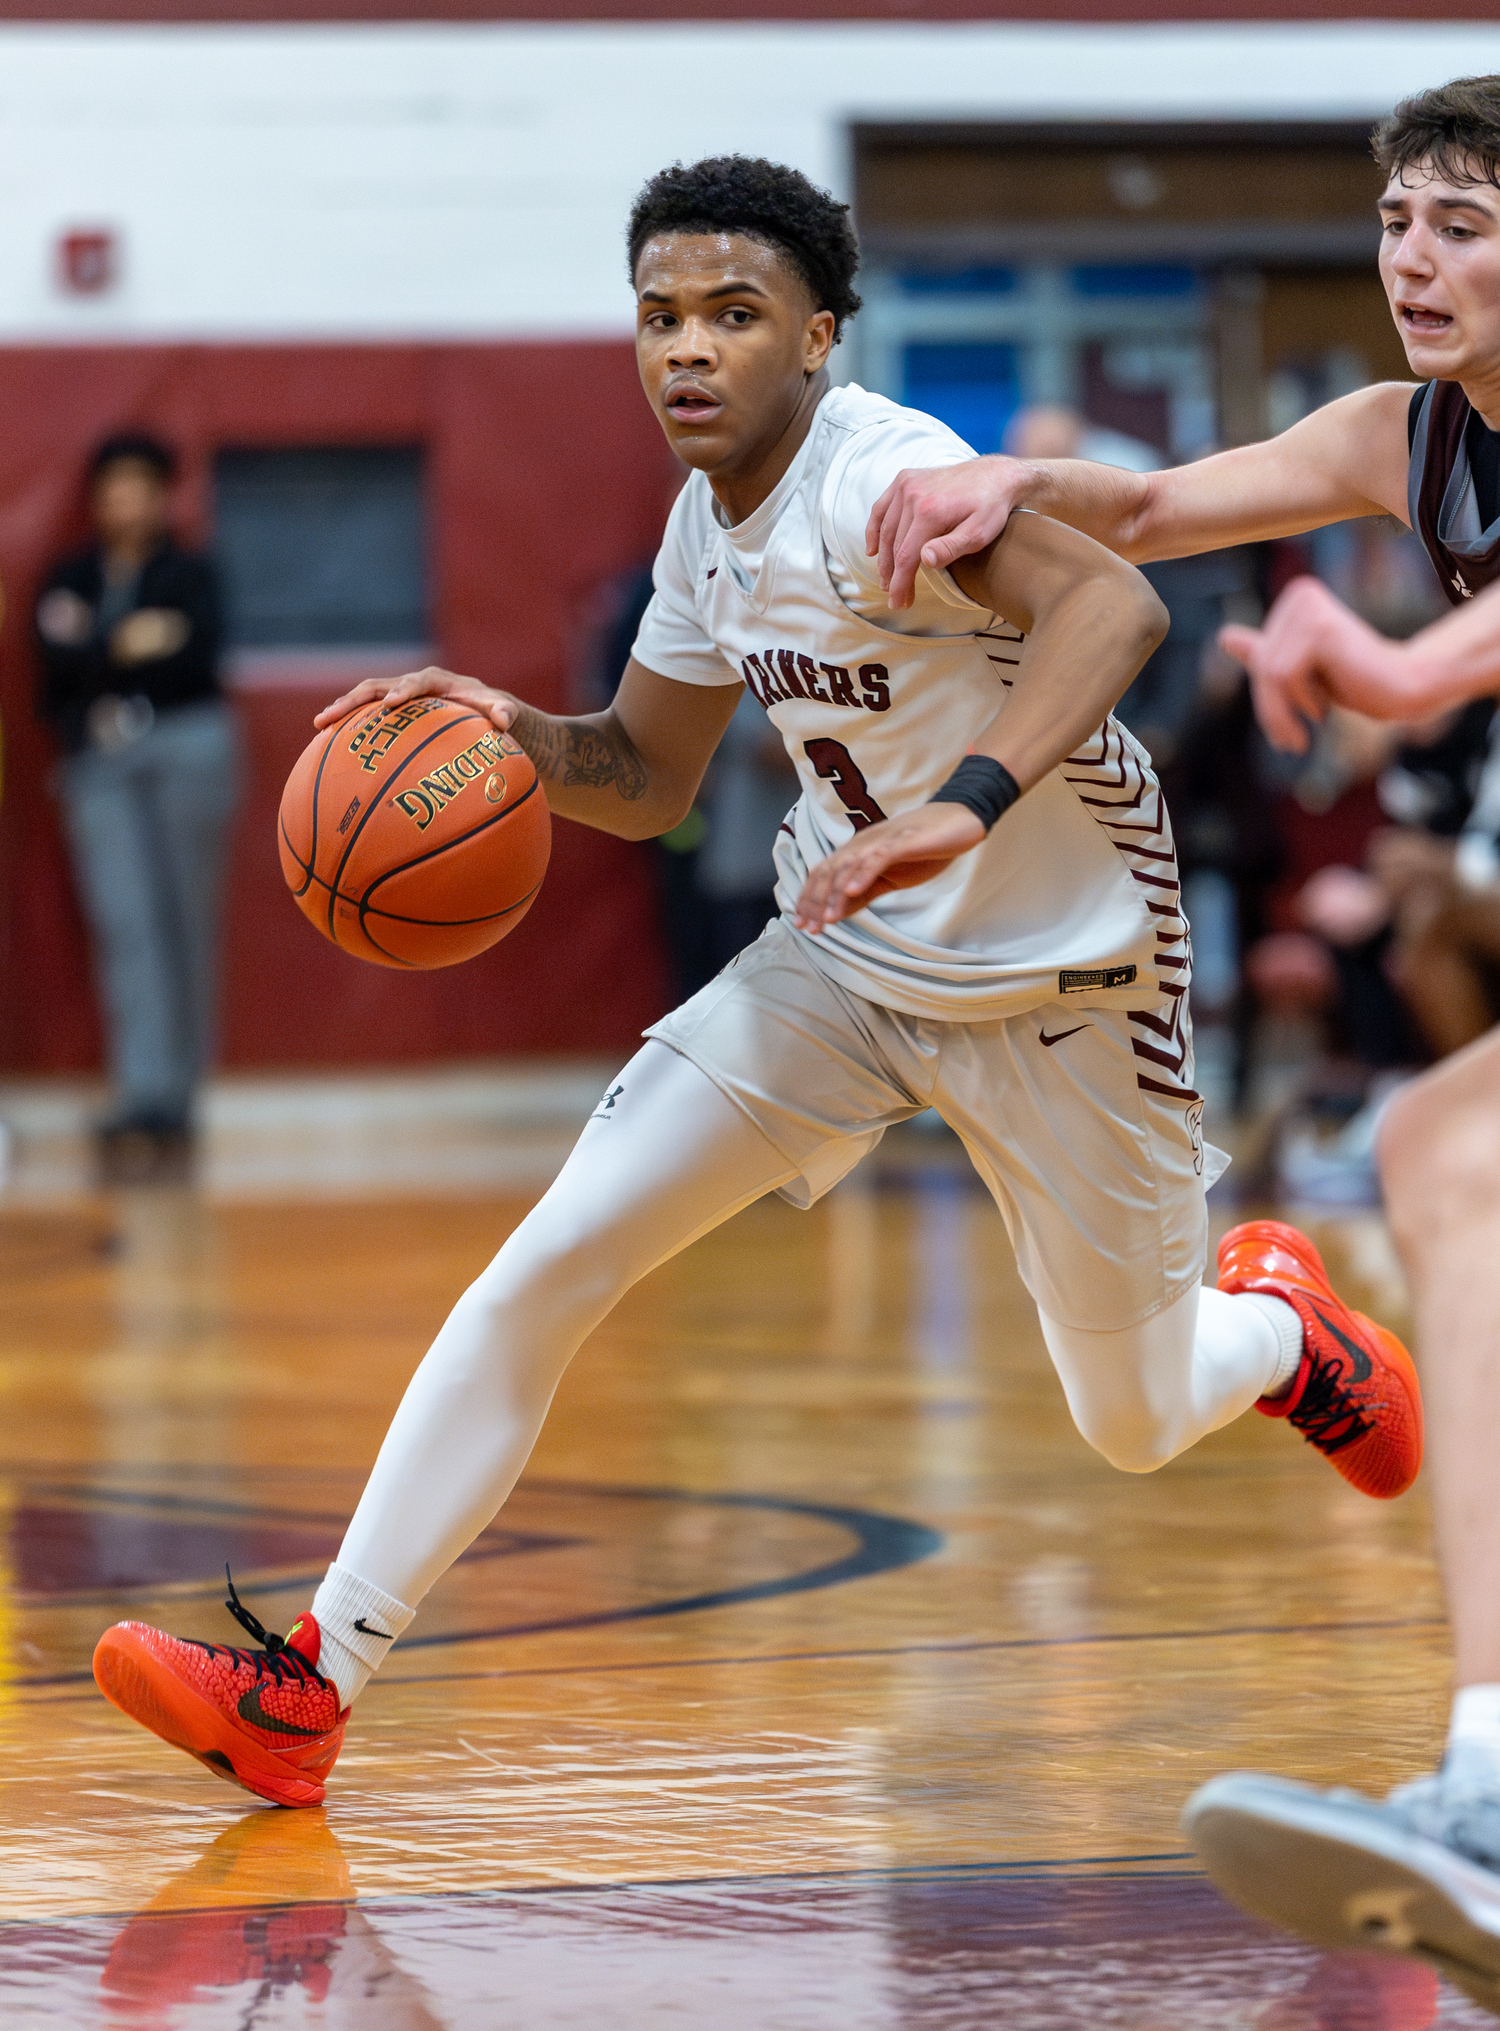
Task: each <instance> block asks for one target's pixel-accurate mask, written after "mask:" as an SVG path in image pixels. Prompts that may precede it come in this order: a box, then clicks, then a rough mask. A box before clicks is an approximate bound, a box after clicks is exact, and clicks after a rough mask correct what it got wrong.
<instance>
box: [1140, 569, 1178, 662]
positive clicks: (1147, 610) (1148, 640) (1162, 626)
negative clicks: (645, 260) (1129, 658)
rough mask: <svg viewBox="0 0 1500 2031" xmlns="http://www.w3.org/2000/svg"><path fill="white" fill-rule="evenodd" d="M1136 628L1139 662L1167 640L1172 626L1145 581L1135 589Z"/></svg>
mask: <svg viewBox="0 0 1500 2031" xmlns="http://www.w3.org/2000/svg"><path fill="white" fill-rule="evenodd" d="M1135 609H1136V628H1137V631H1138V633H1139V638H1140V646H1141V661H1142V662H1143V663H1144V662H1145V660H1146V658H1147V657H1148V656H1151V655H1154V654H1155V653H1156V651H1157V650H1158V649H1159V648H1160V647H1161V645H1162V643H1163V642H1164V641H1165V640H1166V639H1167V630H1168V629H1169V628H1170V627H1171V625H1172V616H1171V615H1170V614H1169V613H1168V612H1167V609H1166V607H1165V606H1164V605H1163V603H1162V601H1161V600H1160V599H1159V598H1158V596H1157V594H1156V593H1155V591H1154V590H1153V589H1152V587H1151V586H1149V585H1148V584H1147V583H1146V581H1145V579H1144V578H1143V579H1141V580H1140V581H1139V582H1138V584H1137V585H1136V587H1135Z"/></svg>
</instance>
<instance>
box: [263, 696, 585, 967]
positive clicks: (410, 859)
mask: <svg viewBox="0 0 1500 2031" xmlns="http://www.w3.org/2000/svg"><path fill="white" fill-rule="evenodd" d="M277 832H278V839H279V843H280V846H281V871H282V873H283V874H284V875H285V876H286V882H287V887H288V888H289V889H290V890H291V892H292V894H293V895H294V896H295V897H296V898H297V905H298V908H299V909H300V910H301V911H302V914H303V915H304V916H305V917H306V918H307V919H308V921H309V922H310V923H313V924H316V925H317V927H318V929H319V930H320V931H321V932H322V933H323V935H324V936H325V937H326V938H331V939H332V940H333V942H334V944H335V945H338V946H340V947H342V949H343V950H344V951H345V952H352V953H353V954H354V955H355V957H356V958H358V959H371V960H373V961H374V962H375V964H376V965H377V966H417V967H425V966H454V965H456V964H457V963H458V961H459V960H460V959H472V958H473V957H474V954H475V953H476V952H483V951H484V949H485V947H486V946H488V945H493V944H495V943H497V942H498V940H500V939H501V938H503V937H504V936H505V934H506V932H507V931H513V930H514V929H515V927H516V926H517V924H519V923H520V921H521V919H522V918H523V917H524V916H525V914H526V912H527V911H528V910H529V909H530V908H531V905H532V903H533V902H534V901H535V899H536V892H537V890H538V889H539V888H540V887H541V885H542V876H543V875H544V874H545V873H546V872H547V855H548V853H549V852H550V851H551V846H552V823H551V818H550V816H549V814H548V811H547V800H546V798H545V797H544V796H543V795H542V791H541V786H540V785H539V784H538V782H537V779H536V770H535V769H534V768H533V767H532V766H531V762H530V759H529V758H528V756H527V755H526V753H525V752H524V750H523V749H521V748H520V747H518V746H517V745H516V743H515V742H514V741H513V740H512V739H511V737H510V735H509V734H505V733H500V732H499V731H498V730H497V729H496V727H495V725H494V722H493V721H492V720H490V719H489V718H487V717H486V716H485V714H483V713H481V712H476V711H475V710H474V709H473V707H472V706H468V705H459V704H456V703H455V702H454V700H453V699H451V698H411V699H408V700H407V701H406V703H405V704H404V705H396V706H391V707H387V706H384V705H377V706H375V707H373V708H371V707H366V708H365V709H364V710H363V711H359V712H351V713H350V714H349V716H348V717H347V718H346V719H341V720H339V721H338V723H337V724H336V725H334V726H329V727H325V728H324V729H323V731H322V732H321V733H320V734H319V735H318V736H317V737H316V739H315V740H314V741H313V742H312V743H311V745H310V746H309V747H307V748H306V749H305V750H304V751H303V754H302V756H301V758H300V760H299V761H298V763H297V766H296V767H295V768H294V769H293V770H292V773H291V775H290V776H289V777H288V778H287V785H286V789H285V790H284V791H283V792H282V798H281V817H280V823H279V825H278V828H277Z"/></svg>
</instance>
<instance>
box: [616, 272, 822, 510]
mask: <svg viewBox="0 0 1500 2031" xmlns="http://www.w3.org/2000/svg"><path fill="white" fill-rule="evenodd" d="M635 286H636V341H635V344H636V358H637V360H638V362H639V365H640V370H641V384H642V386H643V387H644V388H645V390H646V395H647V398H648V399H649V401H650V403H651V406H652V408H653V409H654V410H655V411H656V414H657V416H658V418H659V419H660V421H661V426H662V429H663V430H665V432H666V433H667V442H668V443H669V444H670V445H671V447H672V449H673V450H674V451H675V452H676V454H677V456H678V457H679V458H680V459H681V460H682V461H683V463H684V464H685V465H690V466H696V467H698V468H699V469H700V470H701V471H703V472H706V473H707V474H708V475H709V477H710V478H713V477H714V476H715V475H716V474H725V475H729V474H733V473H736V472H740V471H743V470H745V469H746V468H747V467H748V466H749V465H751V464H753V463H754V462H755V460H756V459H757V458H759V457H763V456H765V455H766V454H767V453H768V452H769V451H770V449H771V448H772V447H773V446H774V445H775V444H776V443H777V442H778V441H779V440H780V439H781V437H782V435H783V433H784V432H785V431H786V429H787V427H788V425H789V424H790V423H791V421H792V418H793V417H794V416H795V415H796V413H797V410H798V407H799V405H800V404H801V402H802V400H803V397H804V394H805V393H806V390H807V384H808V379H809V376H811V375H813V374H816V373H817V372H818V371H819V370H820V369H821V368H822V366H823V365H824V363H825V362H826V360H827V358H828V349H829V346H830V344H831V343H832V339H833V317H832V314H831V313H830V312H829V311H826V310H822V311H819V310H814V308H813V305H812V299H811V297H810V296H809V294H808V290H807V287H806V285H805V283H804V282H803V281H802V279H801V277H800V276H798V275H796V274H795V273H794V272H793V271H792V269H791V268H790V267H789V266H788V264H787V262H786V261H785V260H784V259H783V257H782V256H781V255H780V254H779V253H777V252H776V250H775V249H774V248H771V247H766V246H762V245H761V244H760V242H758V241H756V240H747V239H743V238H742V237H740V235H738V234H736V233H662V234H660V235H659V236H658V237H657V238H655V239H653V240H649V241H647V243H646V245H645V246H644V247H643V248H642V249H641V257H640V260H639V261H638V262H637V264H636V271H635Z"/></svg>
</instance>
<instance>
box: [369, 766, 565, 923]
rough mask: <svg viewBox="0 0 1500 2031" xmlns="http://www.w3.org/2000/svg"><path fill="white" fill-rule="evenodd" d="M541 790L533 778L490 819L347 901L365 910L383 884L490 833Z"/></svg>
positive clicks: (395, 869) (383, 876)
mask: <svg viewBox="0 0 1500 2031" xmlns="http://www.w3.org/2000/svg"><path fill="white" fill-rule="evenodd" d="M540 788H541V782H540V779H539V778H537V777H533V778H532V781H531V783H530V785H529V787H528V788H527V789H524V790H523V791H522V792H521V794H520V796H519V797H517V798H516V799H515V800H514V802H512V803H510V804H505V805H502V807H501V808H500V810H498V811H495V812H492V813H491V815H490V816H489V817H488V818H486V819H484V820H482V821H481V823H479V824H478V825H471V826H470V827H469V829H468V831H467V832H460V833H457V834H455V836H454V837H453V838H452V839H445V840H444V841H443V843H442V845H441V846H431V847H429V848H428V849H427V851H426V853H419V854H418V855H417V857H416V859H415V860H403V861H402V863H401V865H400V867H393V868H390V869H388V870H387V872H386V873H385V874H378V875H376V877H375V879H374V881H372V882H371V883H370V886H369V887H368V888H367V889H366V890H364V892H363V893H362V894H361V895H360V896H358V897H355V896H349V897H348V898H347V900H348V901H349V902H357V904H358V906H359V908H360V909H361V910H363V909H364V908H365V907H366V906H367V905H368V903H369V900H370V897H371V896H373V895H374V893H375V891H376V890H377V889H378V888H379V887H380V885H381V883H382V882H389V881H394V880H395V879H396V877H397V875H398V874H406V873H408V872H409V871H410V870H411V869H412V868H414V867H421V866H422V865H423V863H424V862H425V861H429V860H436V859H437V857H438V856H439V854H443V853H448V852H451V851H452V849H453V848H454V847H455V846H462V845H463V844H464V843H465V841H466V840H470V839H477V838H478V837H479V835H480V833H481V832H488V830H489V828H490V827H491V826H492V825H498V824H499V823H500V820H501V819H502V818H508V817H509V816H510V814H511V812H512V811H519V810H520V808H521V806H522V805H523V804H524V803H525V802H526V800H527V798H528V797H533V796H535V794H536V792H537V791H538V790H539V789H540Z"/></svg>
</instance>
